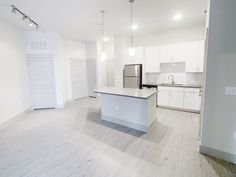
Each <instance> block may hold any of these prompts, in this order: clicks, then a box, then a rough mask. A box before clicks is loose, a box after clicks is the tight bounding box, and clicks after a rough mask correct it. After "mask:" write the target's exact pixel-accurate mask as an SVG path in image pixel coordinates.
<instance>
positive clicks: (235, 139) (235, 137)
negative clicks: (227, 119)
mask: <svg viewBox="0 0 236 177" xmlns="http://www.w3.org/2000/svg"><path fill="white" fill-rule="evenodd" d="M233 138H234V141H236V132H234V137H233Z"/></svg>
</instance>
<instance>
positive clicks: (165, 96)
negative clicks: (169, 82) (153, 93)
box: [157, 90, 170, 106]
mask: <svg viewBox="0 0 236 177" xmlns="http://www.w3.org/2000/svg"><path fill="white" fill-rule="evenodd" d="M157 100H158V105H159V106H169V105H170V92H169V91H167V90H160V91H159V92H158V98H157Z"/></svg>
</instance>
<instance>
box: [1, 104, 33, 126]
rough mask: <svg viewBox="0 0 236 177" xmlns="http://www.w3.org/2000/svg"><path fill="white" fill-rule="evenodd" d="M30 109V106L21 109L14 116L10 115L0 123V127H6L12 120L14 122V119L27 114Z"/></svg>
mask: <svg viewBox="0 0 236 177" xmlns="http://www.w3.org/2000/svg"><path fill="white" fill-rule="evenodd" d="M31 111H32V108H28V109H26V110H24V111H22V112H21V113H19V114H17V115H16V116H14V117H12V118H11V119H9V120H7V121H5V122H2V123H0V129H3V128H5V127H7V126H8V125H10V124H12V123H13V122H15V121H16V120H18V119H19V118H21V117H22V116H24V115H25V114H27V113H29V112H31Z"/></svg>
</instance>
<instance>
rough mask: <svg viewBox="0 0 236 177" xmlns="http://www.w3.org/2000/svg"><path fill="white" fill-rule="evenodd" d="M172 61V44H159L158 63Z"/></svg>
mask: <svg viewBox="0 0 236 177" xmlns="http://www.w3.org/2000/svg"><path fill="white" fill-rule="evenodd" d="M171 62H172V45H163V46H160V63H171Z"/></svg>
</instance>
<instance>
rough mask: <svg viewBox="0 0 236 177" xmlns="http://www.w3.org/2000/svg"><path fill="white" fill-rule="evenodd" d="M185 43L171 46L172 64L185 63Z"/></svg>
mask: <svg viewBox="0 0 236 177" xmlns="http://www.w3.org/2000/svg"><path fill="white" fill-rule="evenodd" d="M185 60H186V43H180V44H174V45H172V62H185Z"/></svg>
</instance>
